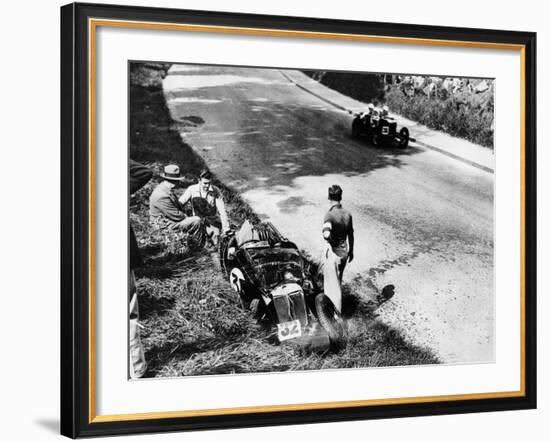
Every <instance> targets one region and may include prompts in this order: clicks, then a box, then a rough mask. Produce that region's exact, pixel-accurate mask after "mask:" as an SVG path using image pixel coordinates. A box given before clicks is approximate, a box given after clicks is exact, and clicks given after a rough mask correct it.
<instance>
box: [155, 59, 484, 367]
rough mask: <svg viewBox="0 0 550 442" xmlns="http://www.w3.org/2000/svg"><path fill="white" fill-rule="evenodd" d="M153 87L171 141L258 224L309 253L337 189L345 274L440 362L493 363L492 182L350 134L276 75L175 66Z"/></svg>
mask: <svg viewBox="0 0 550 442" xmlns="http://www.w3.org/2000/svg"><path fill="white" fill-rule="evenodd" d="M164 92H165V96H166V98H167V102H168V106H169V109H170V111H171V114H172V117H173V118H174V120H175V121H176V122H177V126H178V128H179V131H180V133H181V136H182V138H183V139H184V141H186V142H187V143H188V144H190V145H191V146H192V147H193V148H194V149H196V150H197V152H198V153H199V154H200V155H201V156H202V157H203V158H204V159H205V160H206V162H207V164H208V165H209V166H210V167H211V169H212V170H213V171H214V172H215V173H216V174H217V175H218V177H219V178H220V179H221V180H223V181H224V182H225V183H226V184H228V185H230V186H232V187H233V188H235V189H236V190H238V191H239V192H240V193H241V194H242V196H243V197H244V198H245V199H246V200H247V201H248V202H249V203H250V204H251V205H252V207H253V208H254V209H255V210H256V211H257V213H259V214H260V216H261V217H263V218H266V219H269V220H271V221H272V222H274V224H275V225H276V226H277V227H278V228H279V229H280V230H281V231H282V232H283V234H285V235H287V236H288V237H289V238H292V239H293V240H295V241H296V242H297V243H298V245H299V246H300V247H302V248H304V249H306V250H308V251H309V252H310V253H311V254H312V255H318V254H320V252H321V250H322V247H323V240H322V237H321V224H322V217H323V215H324V213H325V211H326V210H327V208H328V202H327V196H326V193H327V187H328V186H329V185H331V184H333V183H338V184H340V185H341V186H342V188H343V189H344V200H343V203H344V205H345V207H347V208H348V209H349V210H350V211H351V212H352V214H353V216H354V224H355V232H356V244H357V245H356V253H355V260H354V262H353V263H351V264H350V265H349V266H348V268H347V269H346V274H345V280H346V281H347V282H348V283H351V284H352V285H353V287H354V288H355V289H356V290H357V291H358V292H359V293H361V294H362V295H363V296H365V297H372V296H374V294H375V293H376V290H379V289H380V288H381V287H383V286H384V285H386V284H394V285H395V287H396V295H395V297H394V298H392V300H391V301H389V302H387V303H385V304H383V305H382V306H381V307H380V308H379V309H378V311H377V313H378V314H379V315H380V319H382V320H383V321H384V322H386V323H388V324H389V325H392V326H395V327H397V328H399V329H400V330H402V331H403V333H404V334H405V336H406V337H407V339H409V340H410V341H411V342H414V343H417V344H420V345H426V346H428V347H430V348H431V349H433V350H434V351H435V352H436V354H438V355H439V356H440V358H441V359H442V360H443V361H444V362H447V363H461V362H488V361H493V360H494V294H493V175H492V174H490V173H487V172H485V171H482V170H479V169H476V168H474V167H471V166H469V165H467V164H463V163H461V162H459V161H456V160H454V159H452V158H448V157H446V156H444V155H441V154H440V153H438V152H434V151H429V150H424V149H421V148H420V147H415V146H414V145H413V146H412V147H410V148H409V149H407V150H406V151H395V150H391V149H383V148H374V147H372V146H370V145H368V143H366V142H359V141H356V140H353V139H352V138H351V137H350V124H351V118H352V117H351V116H350V115H349V114H347V113H346V112H343V111H340V110H338V109H336V108H334V107H333V106H330V105H329V104H327V103H325V102H323V101H321V100H319V99H318V98H316V97H314V96H312V95H311V94H308V93H307V92H305V91H303V90H301V89H300V88H298V87H296V86H295V85H293V84H292V83H290V82H289V81H288V80H287V79H286V78H285V76H283V75H282V74H281V72H280V71H278V70H267V69H239V68H224V67H197V66H184V65H174V66H173V67H172V68H171V70H170V72H169V75H168V76H167V77H166V78H165V80H164Z"/></svg>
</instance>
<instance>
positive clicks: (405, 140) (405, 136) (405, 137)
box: [399, 127, 409, 149]
mask: <svg viewBox="0 0 550 442" xmlns="http://www.w3.org/2000/svg"><path fill="white" fill-rule="evenodd" d="M408 145H409V129H407V128H406V127H402V128H401V130H400V131H399V147H400V148H401V149H406V148H407V146H408Z"/></svg>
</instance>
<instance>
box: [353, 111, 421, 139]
mask: <svg viewBox="0 0 550 442" xmlns="http://www.w3.org/2000/svg"><path fill="white" fill-rule="evenodd" d="M351 135H352V137H353V138H361V137H364V138H367V139H368V140H369V141H370V142H372V144H374V145H375V146H384V147H399V148H401V149H405V148H407V146H408V145H409V142H410V141H413V142H414V141H416V140H415V139H414V138H412V137H411V136H410V134H409V129H407V128H406V127H402V128H401V129H400V130H399V132H398V131H397V122H395V121H394V119H393V118H392V117H390V116H389V115H384V113H383V112H381V111H380V110H378V109H375V110H373V111H372V112H366V113H363V112H361V113H358V114H355V118H354V119H353V122H352V123H351Z"/></svg>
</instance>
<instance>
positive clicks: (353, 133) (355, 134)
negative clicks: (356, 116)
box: [351, 120, 360, 138]
mask: <svg viewBox="0 0 550 442" xmlns="http://www.w3.org/2000/svg"><path fill="white" fill-rule="evenodd" d="M359 124H360V123H359V122H358V121H356V120H354V121H353V123H352V125H351V136H352V137H353V138H359V132H360V129H359Z"/></svg>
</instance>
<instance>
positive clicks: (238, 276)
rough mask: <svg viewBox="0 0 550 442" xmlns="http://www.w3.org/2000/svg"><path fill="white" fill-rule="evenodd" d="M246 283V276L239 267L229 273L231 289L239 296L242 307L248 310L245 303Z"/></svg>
mask: <svg viewBox="0 0 550 442" xmlns="http://www.w3.org/2000/svg"><path fill="white" fill-rule="evenodd" d="M244 283H245V278H244V274H243V272H242V271H241V269H239V268H238V267H233V268H232V269H231V271H230V272H229V284H230V285H231V288H232V289H233V290H234V291H235V292H236V293H237V295H239V301H240V302H241V307H242V308H243V309H245V308H246V302H245V298H246V296H245V293H244V287H243V284H244Z"/></svg>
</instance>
